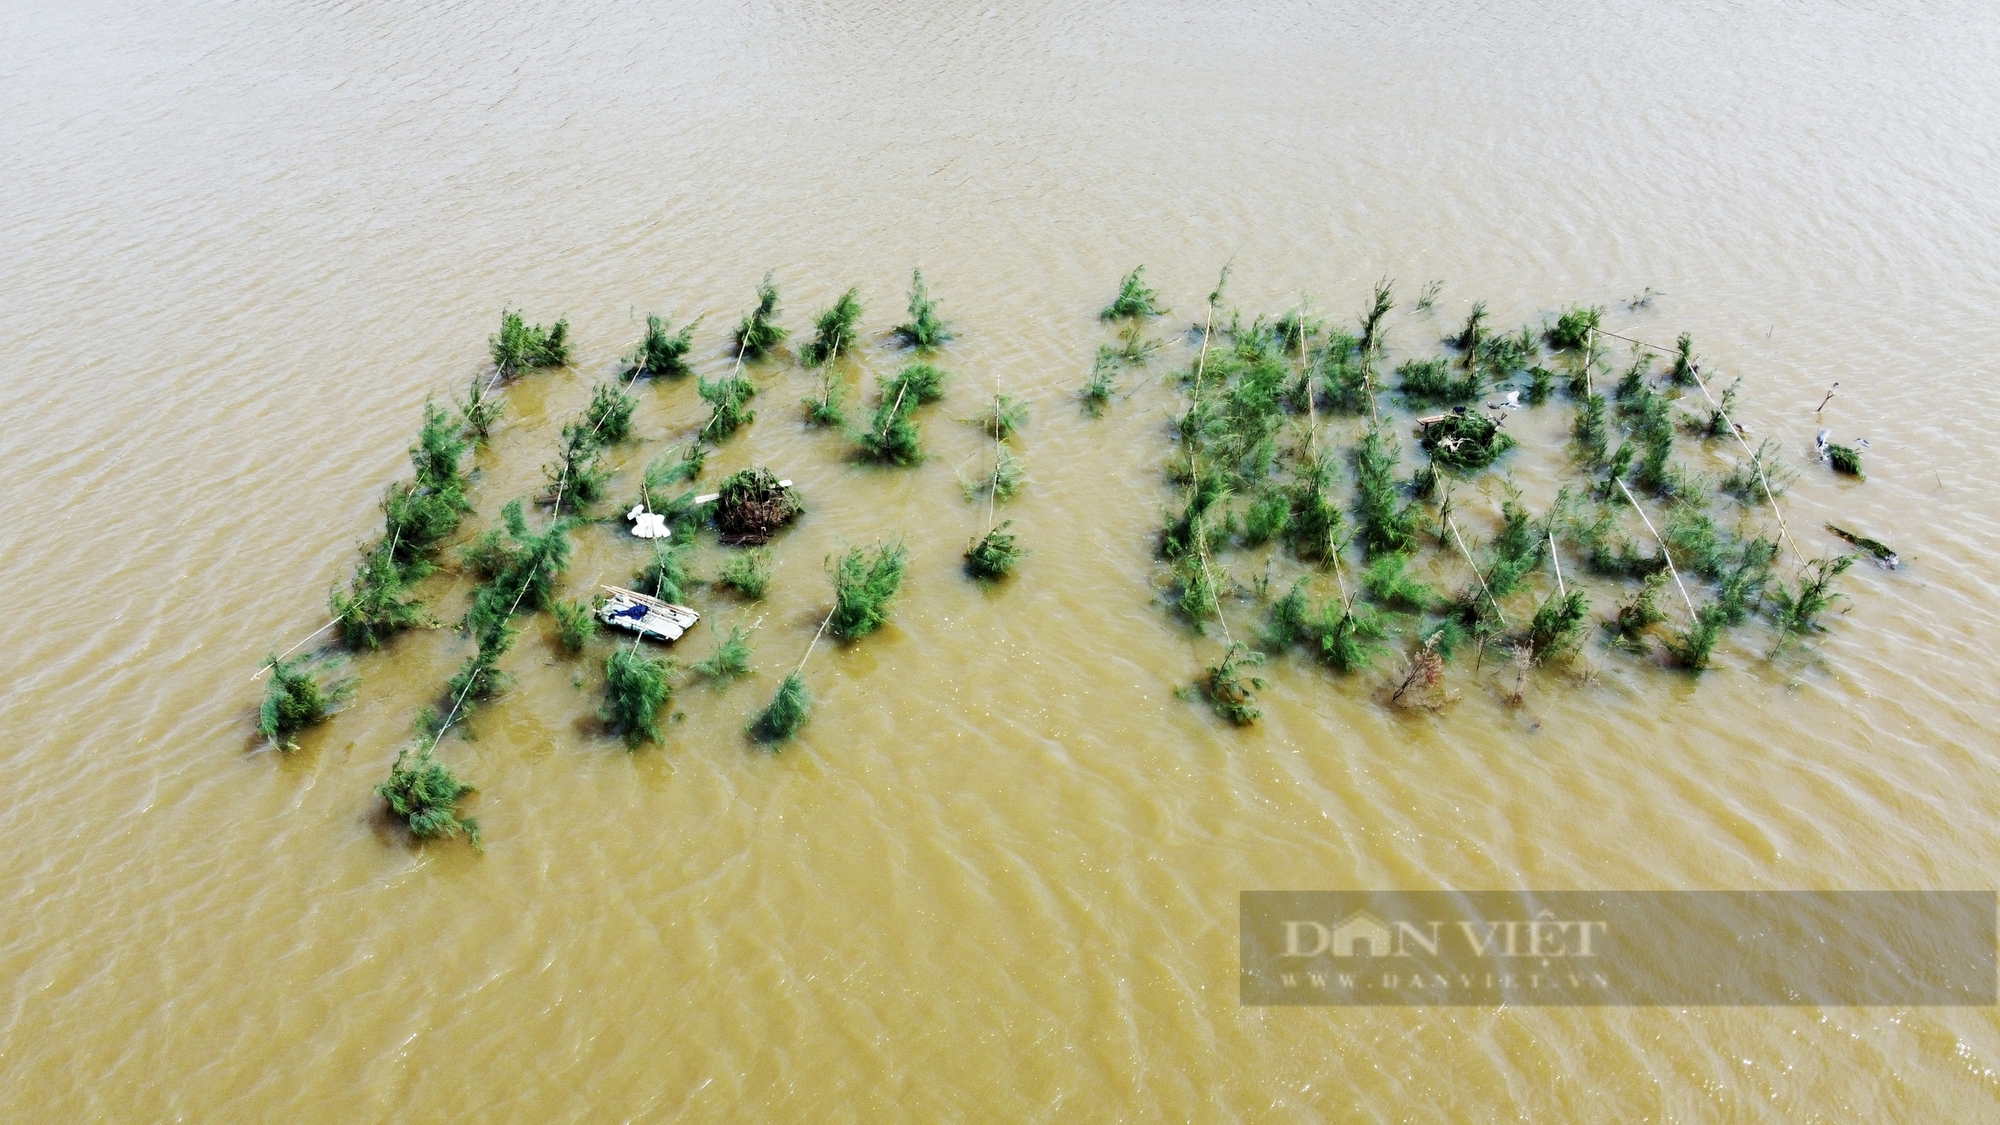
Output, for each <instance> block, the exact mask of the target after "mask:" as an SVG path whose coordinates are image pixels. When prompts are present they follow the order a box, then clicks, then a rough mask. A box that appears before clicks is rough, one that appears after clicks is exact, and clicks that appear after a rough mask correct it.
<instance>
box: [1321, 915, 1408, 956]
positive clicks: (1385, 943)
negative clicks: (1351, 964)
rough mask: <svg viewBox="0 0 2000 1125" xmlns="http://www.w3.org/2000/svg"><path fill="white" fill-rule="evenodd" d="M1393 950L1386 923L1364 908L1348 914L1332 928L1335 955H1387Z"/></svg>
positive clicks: (1394, 949) (1391, 936)
mask: <svg viewBox="0 0 2000 1125" xmlns="http://www.w3.org/2000/svg"><path fill="white" fill-rule="evenodd" d="M1395 951H1396V947H1395V939H1394V937H1393V935H1391V934H1390V933H1389V927H1388V925H1387V924H1385V923H1384V922H1383V921H1382V919H1380V918H1377V917H1375V916H1374V915H1373V914H1370V913H1368V912H1367V911H1366V910H1357V911H1355V912H1354V913H1352V914H1349V915H1348V916H1347V917H1345V918H1343V919H1341V922H1340V925H1338V926H1335V927H1334V928H1333V955H1334V956H1335V957H1387V956H1389V955H1390V954H1392V953H1394V952H1395Z"/></svg>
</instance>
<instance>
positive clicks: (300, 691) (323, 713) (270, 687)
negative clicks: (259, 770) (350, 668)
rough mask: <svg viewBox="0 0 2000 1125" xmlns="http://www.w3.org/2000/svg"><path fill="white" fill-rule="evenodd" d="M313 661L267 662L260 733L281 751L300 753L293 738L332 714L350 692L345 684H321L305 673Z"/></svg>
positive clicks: (272, 659) (259, 715) (269, 659)
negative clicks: (267, 670) (269, 675)
mask: <svg viewBox="0 0 2000 1125" xmlns="http://www.w3.org/2000/svg"><path fill="white" fill-rule="evenodd" d="M310 660H311V658H310V657H306V656H295V657H293V658H292V659H290V660H280V659H278V657H277V656H276V655H272V656H268V657H266V658H265V660H264V666H265V667H267V668H269V669H270V670H271V678H270V679H269V680H268V681H266V682H265V685H264V705H263V706H262V707H261V708H259V709H258V711H257V731H258V733H260V734H262V735H263V736H264V737H265V738H268V739H270V740H271V745H273V746H276V747H277V748H278V749H279V750H283V751H287V752H290V751H292V750H297V749H298V748H299V744H298V742H297V740H296V739H295V738H294V737H293V736H294V735H296V734H298V732H300V731H302V730H304V729H306V728H307V727H309V726H312V725H313V724H314V723H318V722H321V721H323V720H324V719H325V718H326V717H327V716H328V715H330V714H332V713H333V707H334V704H336V703H338V702H339V701H340V700H341V699H342V698H344V697H345V696H346V695H347V694H348V692H349V690H350V688H349V685H347V684H345V683H334V684H322V683H321V682H320V679H319V677H318V676H315V675H313V674H312V673H311V672H308V671H306V665H307V664H308V663H309V661H310Z"/></svg>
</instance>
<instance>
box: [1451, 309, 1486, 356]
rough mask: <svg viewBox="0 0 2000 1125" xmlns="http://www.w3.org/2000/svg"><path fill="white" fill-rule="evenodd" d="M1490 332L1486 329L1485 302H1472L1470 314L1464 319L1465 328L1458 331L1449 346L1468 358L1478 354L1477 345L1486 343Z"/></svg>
mask: <svg viewBox="0 0 2000 1125" xmlns="http://www.w3.org/2000/svg"><path fill="white" fill-rule="evenodd" d="M1490 331H1491V330H1490V329H1488V328H1487V327H1486V302H1485V301H1474V302H1472V312H1471V313H1470V314H1469V315H1467V316H1466V318H1465V327H1464V328H1461V329H1459V331H1458V335H1457V336H1454V337H1453V338H1452V341H1451V346H1452V347H1454V348H1457V349H1458V350H1459V351H1461V352H1464V353H1465V354H1466V356H1467V357H1468V358H1470V357H1471V356H1472V355H1473V354H1474V353H1476V352H1478V350H1479V345H1481V344H1483V343H1485V342H1486V337H1487V336H1488V334H1489V333H1490Z"/></svg>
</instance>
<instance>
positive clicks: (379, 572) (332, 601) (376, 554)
mask: <svg viewBox="0 0 2000 1125" xmlns="http://www.w3.org/2000/svg"><path fill="white" fill-rule="evenodd" d="M389 546H390V541H389V540H386V539H385V540H383V541H382V542H380V543H378V544H376V545H375V548H374V549H373V550H372V551H370V552H369V554H368V555H367V556H366V557H364V558H363V559H362V560H361V565H360V566H358V567H356V568H355V570H354V575H353V577H352V578H350V579H349V580H348V586H347V589H346V590H341V589H340V588H339V587H337V586H336V587H335V588H334V589H333V590H332V591H330V592H329V593H328V595H327V604H328V606H329V608H331V609H332V610H333V617H334V620H335V621H337V622H338V623H339V625H338V628H339V632H340V639H341V642H342V643H343V644H345V645H346V646H347V647H348V648H350V649H369V650H373V649H378V648H381V647H382V643H383V642H384V641H386V640H388V639H389V638H390V637H392V636H394V635H396V634H397V633H400V632H402V631H403V630H405V629H415V628H419V627H422V626H428V625H430V624H432V623H433V622H432V620H431V616H430V614H428V613H425V612H424V608H423V605H422V603H420V602H418V601H417V599H416V598H414V597H410V596H407V593H408V589H409V587H408V582H409V581H410V575H409V574H408V573H407V572H406V571H404V570H403V568H401V567H398V566H397V565H396V562H395V559H394V557H393V556H392V555H391V553H390V551H389ZM425 565H426V566H427V565H428V564H425Z"/></svg>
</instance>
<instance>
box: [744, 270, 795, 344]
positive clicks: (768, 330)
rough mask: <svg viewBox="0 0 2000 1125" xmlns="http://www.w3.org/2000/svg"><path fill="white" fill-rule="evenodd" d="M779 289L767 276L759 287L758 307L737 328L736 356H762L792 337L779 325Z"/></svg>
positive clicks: (766, 275) (769, 276)
mask: <svg viewBox="0 0 2000 1125" xmlns="http://www.w3.org/2000/svg"><path fill="white" fill-rule="evenodd" d="M777 317H778V287H777V286H776V285H773V284H771V275H770V274H768V273H767V274H765V275H764V281H763V284H761V285H759V286H757V307H756V308H754V309H751V310H750V315H749V316H746V317H744V318H743V320H742V322H741V323H739V324H737V326H736V332H735V337H736V354H738V355H741V356H751V357H754V356H760V355H763V354H764V353H765V352H767V351H770V350H771V349H772V348H775V347H777V346H778V345H779V344H780V343H783V342H784V339H785V337H786V336H788V335H790V334H791V333H789V332H788V331H786V330H785V329H784V328H783V327H781V326H780V325H779V324H778V321H777Z"/></svg>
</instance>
